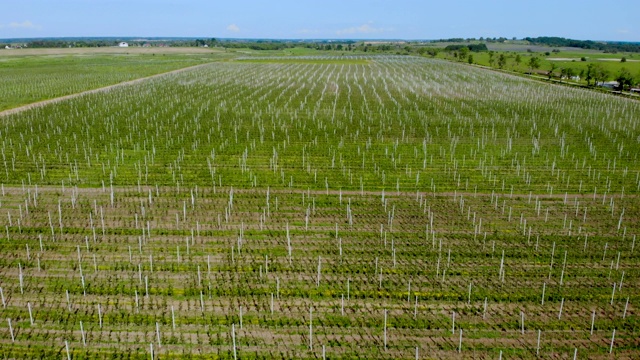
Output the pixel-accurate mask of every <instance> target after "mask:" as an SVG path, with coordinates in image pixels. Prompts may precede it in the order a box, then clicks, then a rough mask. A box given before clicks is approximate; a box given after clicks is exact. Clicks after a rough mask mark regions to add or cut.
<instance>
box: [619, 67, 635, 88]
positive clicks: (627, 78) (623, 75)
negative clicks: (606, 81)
mask: <svg viewBox="0 0 640 360" xmlns="http://www.w3.org/2000/svg"><path fill="white" fill-rule="evenodd" d="M616 81H617V82H618V90H620V91H623V90H627V89H630V88H631V86H633V76H632V75H631V72H630V71H629V70H627V68H622V69H620V72H618V76H616Z"/></svg>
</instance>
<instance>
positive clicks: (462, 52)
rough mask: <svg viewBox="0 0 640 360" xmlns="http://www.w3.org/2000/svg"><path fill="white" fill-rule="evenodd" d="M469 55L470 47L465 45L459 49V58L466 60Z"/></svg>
mask: <svg viewBox="0 0 640 360" xmlns="http://www.w3.org/2000/svg"><path fill="white" fill-rule="evenodd" d="M468 56H469V48H468V47H466V46H463V47H461V48H460V50H458V59H460V60H465V59H466V58H467V57H468Z"/></svg>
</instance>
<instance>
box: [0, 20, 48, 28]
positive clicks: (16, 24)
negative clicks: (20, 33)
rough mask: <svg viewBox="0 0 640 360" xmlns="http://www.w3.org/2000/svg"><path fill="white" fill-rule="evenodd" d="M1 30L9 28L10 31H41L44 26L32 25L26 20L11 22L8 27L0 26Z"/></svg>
mask: <svg viewBox="0 0 640 360" xmlns="http://www.w3.org/2000/svg"><path fill="white" fill-rule="evenodd" d="M1 28H9V29H36V30H38V29H41V28H42V26H40V25H36V24H34V23H32V22H31V21H29V20H25V21H23V22H16V21H14V22H11V23H9V24H8V25H4V24H0V29H1Z"/></svg>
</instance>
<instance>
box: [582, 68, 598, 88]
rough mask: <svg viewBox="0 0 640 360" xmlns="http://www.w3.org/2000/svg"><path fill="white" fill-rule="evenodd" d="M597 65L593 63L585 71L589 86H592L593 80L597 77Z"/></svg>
mask: <svg viewBox="0 0 640 360" xmlns="http://www.w3.org/2000/svg"><path fill="white" fill-rule="evenodd" d="M594 67H595V65H593V63H591V64H589V65H587V71H586V72H585V74H584V76H585V80H587V86H591V80H592V79H593V78H594V77H595V69H594Z"/></svg>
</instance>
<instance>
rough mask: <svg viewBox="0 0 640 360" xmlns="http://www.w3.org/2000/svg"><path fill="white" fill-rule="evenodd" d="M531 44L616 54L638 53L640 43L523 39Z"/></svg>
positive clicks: (554, 38) (559, 38)
mask: <svg viewBox="0 0 640 360" xmlns="http://www.w3.org/2000/svg"><path fill="white" fill-rule="evenodd" d="M523 40H526V41H528V42H530V43H531V44H536V45H546V46H555V47H576V48H581V49H591V50H600V51H604V52H608V53H616V52H640V43H630V42H608V41H606V42H605V41H592V40H572V39H565V38H561V37H544V36H543V37H537V38H530V37H527V38H524V39H523Z"/></svg>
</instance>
